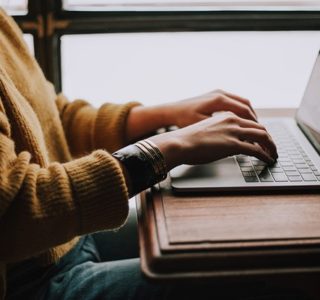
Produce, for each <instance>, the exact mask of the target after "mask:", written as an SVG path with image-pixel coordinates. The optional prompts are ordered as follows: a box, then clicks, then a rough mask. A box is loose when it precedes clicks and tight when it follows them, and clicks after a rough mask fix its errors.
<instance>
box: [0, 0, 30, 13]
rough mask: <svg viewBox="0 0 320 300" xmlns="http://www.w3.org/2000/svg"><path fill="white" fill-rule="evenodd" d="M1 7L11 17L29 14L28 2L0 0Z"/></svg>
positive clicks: (23, 0)
mask: <svg viewBox="0 0 320 300" xmlns="http://www.w3.org/2000/svg"><path fill="white" fill-rule="evenodd" d="M0 6H2V7H3V8H4V9H5V10H6V11H7V12H8V13H9V14H10V15H26V14H27V12H28V9H27V8H28V1H27V0H0Z"/></svg>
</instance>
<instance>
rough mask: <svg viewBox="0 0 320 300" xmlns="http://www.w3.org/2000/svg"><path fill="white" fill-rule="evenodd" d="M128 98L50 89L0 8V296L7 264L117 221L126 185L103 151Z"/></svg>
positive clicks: (120, 135)
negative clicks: (120, 101) (95, 103)
mask: <svg viewBox="0 0 320 300" xmlns="http://www.w3.org/2000/svg"><path fill="white" fill-rule="evenodd" d="M135 105H138V103H136V102H131V103H128V104H125V105H115V104H111V103H107V104H105V105H103V106H102V107H101V108H99V109H95V108H93V107H92V106H90V105H89V104H88V103H87V102H85V101H84V100H76V101H74V102H69V101H68V100H67V99H66V98H65V97H64V96H63V95H57V94H56V93H55V91H54V89H53V86H52V85H51V84H50V83H49V82H47V80H46V79H45V77H44V75H43V73H42V71H41V70H40V68H39V66H38V65H37V63H36V61H35V59H34V58H33V57H32V55H30V53H29V50H28V49H27V46H26V45H25V43H24V41H23V39H22V34H21V32H20V30H19V28H18V27H17V25H16V24H15V23H14V21H13V20H12V19H11V18H10V17H9V16H7V15H6V14H5V12H4V11H3V10H2V9H1V8H0V299H1V298H3V297H4V296H3V295H4V293H5V272H6V266H8V264H10V263H15V262H19V261H21V260H24V259H26V258H30V257H36V258H39V262H41V263H47V264H49V263H53V262H56V261H57V260H58V259H59V258H60V257H61V256H63V255H64V254H65V253H67V252H68V251H69V250H70V249H71V248H72V247H73V246H74V245H75V244H76V242H77V237H78V236H80V235H83V234H86V233H90V232H94V231H99V230H104V229H111V228H116V227H119V226H121V225H122V224H123V223H124V222H125V220H126V218H127V213H128V192H127V187H126V185H125V179H124V176H123V173H122V171H121V168H120V167H119V165H118V163H117V162H116V161H115V160H114V159H113V157H112V156H111V155H110V154H109V152H112V151H114V150H116V149H118V148H121V147H122V146H124V145H125V127H126V119H127V116H128V114H129V112H130V109H131V108H132V107H133V106H135ZM107 151H109V152H107Z"/></svg>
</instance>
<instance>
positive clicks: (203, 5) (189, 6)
mask: <svg viewBox="0 0 320 300" xmlns="http://www.w3.org/2000/svg"><path fill="white" fill-rule="evenodd" d="M319 7H320V4H319V1H292V0H282V1H279V0H268V1H266V0H231V1H230V0H229V1H228V0H120V1H119V0H95V1H87V0H65V1H64V9H66V10H78V11H81V10H82V11H90V10H91V11H99V10H104V11H110V10H111V11H112V10H128V11H130V10H140V11H155V10H156V11H157V10H158V11H159V10H166V11H172V10H177V11H181V10H186V11H194V10H196V11H197V10H261V9H262V10H275V9H276V10H314V9H319Z"/></svg>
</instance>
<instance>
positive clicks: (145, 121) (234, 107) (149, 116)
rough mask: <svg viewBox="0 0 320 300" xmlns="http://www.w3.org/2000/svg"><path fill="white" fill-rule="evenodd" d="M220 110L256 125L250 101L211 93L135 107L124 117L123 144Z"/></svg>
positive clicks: (185, 124)
mask: <svg viewBox="0 0 320 300" xmlns="http://www.w3.org/2000/svg"><path fill="white" fill-rule="evenodd" d="M220 111H229V112H232V113H234V114H235V115H237V116H239V117H240V118H243V119H248V120H251V121H255V122H257V116H256V114H255V112H254V110H253V108H252V106H251V104H250V101H249V100H247V99H245V98H242V97H240V96H237V95H234V94H231V93H228V92H225V91H222V90H215V91H213V92H210V93H207V94H204V95H201V96H197V97H193V98H189V99H186V100H181V101H177V102H171V103H165V104H161V105H157V106H150V107H148V106H136V107H134V108H133V109H132V110H131V112H130V114H129V117H128V121H127V128H126V138H127V143H130V142H134V141H136V140H138V139H139V138H141V137H143V136H146V135H148V134H151V133H154V132H155V131H156V130H157V129H159V128H162V127H169V126H178V127H180V128H182V127H185V126H188V125H191V124H194V123H197V122H199V121H202V120H204V119H207V118H209V117H211V116H212V114H214V113H216V112H220Z"/></svg>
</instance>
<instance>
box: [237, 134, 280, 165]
mask: <svg viewBox="0 0 320 300" xmlns="http://www.w3.org/2000/svg"><path fill="white" fill-rule="evenodd" d="M238 134H239V135H238V137H239V138H240V139H241V140H242V141H249V142H251V143H258V144H260V146H261V147H262V148H263V149H264V151H266V152H268V153H269V154H270V155H271V157H272V158H273V159H277V158H278V153H277V147H276V145H275V143H274V142H273V140H272V139H271V137H270V135H269V134H268V133H267V132H266V131H265V130H260V129H254V128H241V129H239V133H238Z"/></svg>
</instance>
